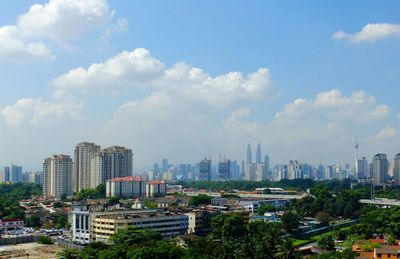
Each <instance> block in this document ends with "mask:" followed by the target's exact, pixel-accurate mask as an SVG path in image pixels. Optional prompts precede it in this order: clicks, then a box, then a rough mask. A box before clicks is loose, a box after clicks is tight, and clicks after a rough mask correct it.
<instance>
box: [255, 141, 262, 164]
mask: <svg viewBox="0 0 400 259" xmlns="http://www.w3.org/2000/svg"><path fill="white" fill-rule="evenodd" d="M261 163H262V162H261V145H260V144H257V150H256V164H261Z"/></svg>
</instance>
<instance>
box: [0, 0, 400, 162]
mask: <svg viewBox="0 0 400 259" xmlns="http://www.w3.org/2000/svg"><path fill="white" fill-rule="evenodd" d="M33 5H36V6H35V7H33V8H31V6H33ZM399 7H400V3H398V2H397V1H385V3H384V4H383V3H380V2H376V1H351V3H350V2H349V1H333V2H329V3H327V2H321V1H296V2H293V1H251V2H249V1H236V2H233V1H201V2H194V1H193V2H189V1H121V0H120V1H106V0H88V1H77V0H75V1H74V0H50V1H13V2H0V10H1V11H0V14H1V15H0V92H1V95H0V132H2V134H0V143H2V145H1V146H0V164H6V163H9V162H14V163H19V164H22V165H24V166H25V167H27V168H32V169H33V168H40V165H41V163H42V161H43V159H44V158H45V157H46V156H49V155H51V154H53V153H67V154H72V151H73V148H74V145H75V144H76V143H78V142H81V141H86V140H88V141H95V142H97V143H98V144H101V145H102V146H104V147H106V146H108V145H113V144H118V145H124V146H128V147H130V148H132V149H133V150H134V153H135V160H134V161H135V162H134V163H135V166H136V167H138V168H143V167H146V166H149V165H151V164H152V163H153V162H154V161H159V160H161V158H163V157H168V158H170V160H172V161H173V162H177V163H179V162H186V161H189V162H196V161H198V160H200V159H201V158H202V157H204V156H209V157H212V158H214V160H216V159H217V157H218V154H219V153H220V152H222V153H224V154H226V155H227V156H229V157H231V158H233V159H237V160H241V159H243V158H244V154H245V147H246V144H247V143H248V142H249V143H252V144H253V145H255V144H256V143H261V144H262V146H263V151H265V152H266V153H268V154H270V156H271V159H272V162H273V163H280V162H285V161H287V160H289V159H298V160H300V161H302V162H311V163H315V164H318V163H323V164H336V163H347V162H351V161H352V160H353V150H352V143H353V141H354V137H355V135H358V137H359V140H360V142H361V144H360V154H361V155H365V156H367V157H368V158H371V156H372V155H373V154H374V153H377V152H386V153H388V155H389V158H391V157H393V156H394V155H395V153H397V152H398V151H399V150H398V146H399V144H400V143H399V133H400V132H399V129H400V124H399V116H398V115H399V113H400V109H399V106H398V101H397V99H398V95H399V93H400V90H399V82H400V66H399V62H398V60H400V59H399V58H400V51H399V49H400V18H399V16H398V12H396V11H397V10H399ZM30 8H31V9H30ZM339 32H341V33H339ZM15 46H18V48H17V47H15ZM93 64H97V65H94V66H92V65H93ZM176 64H180V65H178V66H177V65H176ZM91 66H92V68H90V67H91ZM99 67H100V69H99ZM78 68H79V69H78ZM96 69H97V70H96ZM232 72H237V73H232ZM249 75H250V76H249ZM296 100H297V101H296Z"/></svg>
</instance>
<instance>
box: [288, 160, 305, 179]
mask: <svg viewBox="0 0 400 259" xmlns="http://www.w3.org/2000/svg"><path fill="white" fill-rule="evenodd" d="M287 177H288V179H289V180H293V179H302V178H303V172H302V170H301V165H300V164H299V162H298V161H297V160H294V161H293V160H290V161H289V164H288V175H287Z"/></svg>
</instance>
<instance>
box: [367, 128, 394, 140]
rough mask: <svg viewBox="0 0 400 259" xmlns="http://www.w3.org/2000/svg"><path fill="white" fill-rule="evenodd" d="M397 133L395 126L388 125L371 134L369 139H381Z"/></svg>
mask: <svg viewBox="0 0 400 259" xmlns="http://www.w3.org/2000/svg"><path fill="white" fill-rule="evenodd" d="M398 135H399V131H398V130H397V129H395V128H392V127H390V126H386V127H385V128H383V129H381V130H380V131H379V132H378V133H376V134H375V135H373V136H372V137H371V139H373V140H383V139H387V138H393V137H396V136H398Z"/></svg>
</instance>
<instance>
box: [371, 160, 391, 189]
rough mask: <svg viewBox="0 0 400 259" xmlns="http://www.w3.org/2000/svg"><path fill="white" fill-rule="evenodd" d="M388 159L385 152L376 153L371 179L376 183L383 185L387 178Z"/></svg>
mask: <svg viewBox="0 0 400 259" xmlns="http://www.w3.org/2000/svg"><path fill="white" fill-rule="evenodd" d="M388 166H389V165H388V160H387V157H386V154H376V155H375V156H374V160H373V181H374V184H376V185H384V184H386V183H387V179H388Z"/></svg>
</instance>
